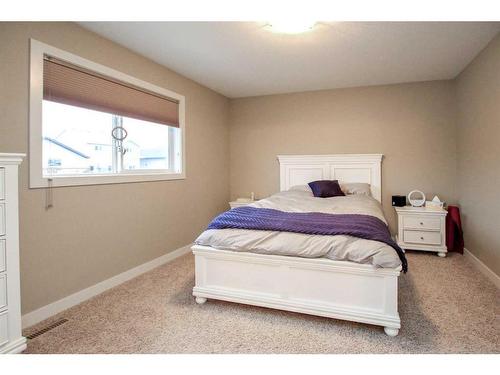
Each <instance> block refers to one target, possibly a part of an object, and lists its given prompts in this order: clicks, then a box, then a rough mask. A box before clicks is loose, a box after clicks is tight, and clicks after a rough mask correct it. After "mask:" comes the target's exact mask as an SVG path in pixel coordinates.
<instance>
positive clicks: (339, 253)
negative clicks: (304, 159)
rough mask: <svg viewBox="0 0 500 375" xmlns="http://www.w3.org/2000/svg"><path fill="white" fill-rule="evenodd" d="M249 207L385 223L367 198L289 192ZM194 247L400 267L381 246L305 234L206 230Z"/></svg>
mask: <svg viewBox="0 0 500 375" xmlns="http://www.w3.org/2000/svg"><path fill="white" fill-rule="evenodd" d="M250 206H251V207H256V208H271V209H276V210H280V211H285V212H321V213H327V214H361V215H370V216H374V217H376V218H378V219H380V220H382V221H383V222H384V223H385V224H386V225H387V221H386V219H385V217H384V214H383V212H382V207H381V205H380V203H379V202H378V201H377V200H376V199H374V198H372V197H370V196H367V195H346V196H343V197H332V198H315V197H314V196H313V195H312V193H311V192H310V191H306V190H290V191H285V192H280V193H277V194H274V195H272V196H271V197H269V198H265V199H262V200H260V201H258V202H255V203H252V204H251V205H250ZM195 243H196V244H198V245H203V246H209V247H212V248H214V249H221V250H231V251H246V252H253V253H258V254H271V255H284V256H296V257H304V258H320V257H324V258H328V259H331V260H340V261H351V262H356V263H362V264H371V265H373V266H375V267H383V268H396V267H399V266H400V265H401V260H400V259H399V256H398V254H397V253H396V251H395V250H394V249H393V248H392V247H391V246H389V245H386V244H385V243H382V242H378V241H373V240H367V239H361V238H356V237H352V236H346V235H336V236H330V235H309V234H302V233H293V232H278V231H266V230H247V229H210V230H206V231H204V232H203V233H202V234H201V235H200V236H199V237H198V238H197V239H196V240H195Z"/></svg>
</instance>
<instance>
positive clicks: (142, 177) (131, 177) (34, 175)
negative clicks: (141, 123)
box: [29, 39, 186, 188]
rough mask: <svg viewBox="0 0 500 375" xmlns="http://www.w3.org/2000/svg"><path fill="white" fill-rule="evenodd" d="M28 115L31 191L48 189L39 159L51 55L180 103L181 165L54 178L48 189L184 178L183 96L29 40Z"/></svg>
mask: <svg viewBox="0 0 500 375" xmlns="http://www.w3.org/2000/svg"><path fill="white" fill-rule="evenodd" d="M30 46H31V53H30V114H29V169H30V172H29V176H30V180H29V184H30V188H44V187H48V186H49V178H47V177H44V176H43V159H42V139H43V138H42V100H43V56H44V55H50V56H53V57H57V58H59V59H62V60H65V61H68V62H70V63H72V64H75V65H78V66H81V67H84V68H87V69H90V70H92V71H95V72H97V73H100V74H103V75H106V76H109V77H111V78H115V79H118V80H120V81H123V82H126V83H130V84H132V85H134V86H137V87H140V88H144V89H146V90H148V91H151V92H155V93H158V94H160V95H163V96H166V97H169V98H172V99H176V100H178V101H179V128H180V133H181V159H180V161H181V166H180V170H181V172H180V173H172V172H167V171H166V170H150V171H146V170H144V171H133V172H130V173H129V172H122V173H120V174H99V175H92V176H85V175H81V176H54V177H52V178H51V179H52V183H51V186H53V187H57V186H79V185H100V184H116V183H127V182H144V181H162V180H179V179H184V178H186V131H185V108H186V99H185V97H184V96H183V95H180V94H177V93H175V92H173V91H170V90H167V89H164V88H162V87H159V86H156V85H153V84H151V83H149V82H146V81H142V80H140V79H137V78H134V77H132V76H129V75H127V74H125V73H122V72H119V71H117V70H114V69H111V68H108V67H107V66H104V65H100V64H97V63H95V62H93V61H90V60H87V59H84V58H83V57H80V56H77V55H74V54H72V53H69V52H66V51H63V50H61V49H59V48H55V47H52V46H50V45H48V44H45V43H42V42H39V41H37V40H35V39H30Z"/></svg>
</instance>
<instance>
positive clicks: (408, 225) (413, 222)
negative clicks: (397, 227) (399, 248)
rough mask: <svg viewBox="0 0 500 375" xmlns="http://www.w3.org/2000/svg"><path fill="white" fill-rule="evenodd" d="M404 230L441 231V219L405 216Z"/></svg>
mask: <svg viewBox="0 0 500 375" xmlns="http://www.w3.org/2000/svg"><path fill="white" fill-rule="evenodd" d="M403 228H405V229H430V230H440V229H441V219H440V218H439V217H428V216H405V217H404V218H403Z"/></svg>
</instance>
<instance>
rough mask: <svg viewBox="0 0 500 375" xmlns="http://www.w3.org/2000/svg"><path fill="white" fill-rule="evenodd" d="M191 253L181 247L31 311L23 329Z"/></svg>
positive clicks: (188, 248)
mask: <svg viewBox="0 0 500 375" xmlns="http://www.w3.org/2000/svg"><path fill="white" fill-rule="evenodd" d="M190 251H191V244H189V245H186V246H184V247H181V248H179V249H177V250H174V251H172V252H170V253H167V254H165V255H162V256H160V257H158V258H155V259H153V260H151V261H149V262H146V263H144V264H141V265H139V266H137V267H134V268H132V269H130V270H128V271H125V272H122V273H120V274H118V275H116V276H113V277H111V278H109V279H107V280H104V281H101V282H100V283H97V284H95V285H92V286H91V287H88V288H86V289H83V290H80V291H79V292H76V293H74V294H71V295H69V296H67V297H64V298H62V299H60V300H58V301H55V302H52V303H50V304H48V305H46V306H43V307H40V308H39V309H36V310H34V311H31V312H29V313H27V314H25V315H23V316H22V325H23V328H26V327H30V326H32V325H33V324H36V323H38V322H41V321H42V320H45V319H47V318H50V317H51V316H53V315H55V314H58V313H60V312H61V311H64V310H66V309H69V308H70V307H73V306H75V305H78V304H79V303H81V302H83V301H85V300H88V299H89V298H92V297H94V296H96V295H98V294H101V293H102V292H105V291H106V290H108V289H111V288H113V287H115V286H117V285H120V284H121V283H124V282H125V281H128V280H130V279H133V278H134V277H137V276H139V275H141V274H143V273H145V272H147V271H150V270H152V269H153V268H156V267H158V266H161V265H162V264H165V263H168V262H170V261H172V260H174V259H175V258H178V257H180V256H182V255H184V254H187V253H189V252H190Z"/></svg>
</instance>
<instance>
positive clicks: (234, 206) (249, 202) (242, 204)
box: [229, 198, 257, 208]
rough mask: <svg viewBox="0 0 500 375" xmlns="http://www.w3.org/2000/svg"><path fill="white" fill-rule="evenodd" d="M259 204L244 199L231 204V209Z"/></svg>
mask: <svg viewBox="0 0 500 375" xmlns="http://www.w3.org/2000/svg"><path fill="white" fill-rule="evenodd" d="M255 202H257V201H256V200H251V199H244V198H239V199H237V200H235V201H232V202H229V206H230V207H231V208H236V207H243V206H247V205H249V204H252V203H255Z"/></svg>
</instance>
